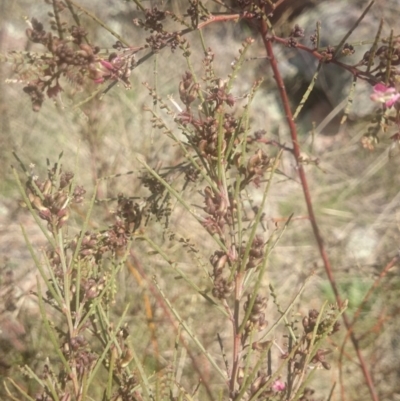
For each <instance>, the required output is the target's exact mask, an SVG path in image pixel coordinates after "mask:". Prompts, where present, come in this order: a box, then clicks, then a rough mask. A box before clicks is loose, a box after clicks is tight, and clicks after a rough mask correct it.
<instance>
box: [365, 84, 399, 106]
mask: <svg viewBox="0 0 400 401" xmlns="http://www.w3.org/2000/svg"><path fill="white" fill-rule="evenodd" d="M370 98H371V100H373V101H374V102H380V103H385V106H386V107H392V106H393V105H394V104H395V103H396V102H397V101H398V100H399V99H400V93H399V92H397V90H396V89H395V88H392V87H387V86H385V85H383V84H376V85H375V86H374V93H373V94H372V95H371V96H370Z"/></svg>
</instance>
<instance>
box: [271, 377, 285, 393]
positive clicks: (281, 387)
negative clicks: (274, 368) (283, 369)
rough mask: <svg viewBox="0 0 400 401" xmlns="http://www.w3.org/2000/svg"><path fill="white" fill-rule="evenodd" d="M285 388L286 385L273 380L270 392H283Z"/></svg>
mask: <svg viewBox="0 0 400 401" xmlns="http://www.w3.org/2000/svg"><path fill="white" fill-rule="evenodd" d="M285 388H286V384H285V383H284V382H283V381H281V380H279V379H278V380H275V381H274V384H273V385H272V390H273V391H275V392H278V391H284V390H285Z"/></svg>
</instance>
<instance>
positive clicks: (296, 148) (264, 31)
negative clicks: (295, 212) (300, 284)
mask: <svg viewBox="0 0 400 401" xmlns="http://www.w3.org/2000/svg"><path fill="white" fill-rule="evenodd" d="M260 33H261V36H262V40H263V42H264V46H265V49H266V52H267V56H268V60H269V62H270V64H271V68H272V71H273V73H274V79H275V81H276V84H277V86H278V90H279V93H280V96H281V99H282V103H283V108H284V111H285V116H286V120H287V123H288V126H289V129H290V135H291V138H292V144H293V155H294V157H295V160H296V167H297V171H298V173H299V178H300V181H301V185H302V188H303V192H304V198H305V202H306V205H307V210H308V214H309V216H310V222H311V226H312V229H313V232H314V237H315V239H316V241H317V245H318V249H319V252H320V254H321V258H322V261H323V263H324V268H325V272H326V275H327V276H328V280H329V282H330V284H331V287H332V290H333V292H334V294H335V298H336V302H337V303H338V305H342V300H341V297H340V294H339V290H338V288H337V285H336V281H335V279H334V276H333V272H332V266H331V263H330V261H329V258H328V254H327V252H326V249H325V245H324V241H323V238H322V236H321V233H320V231H319V227H318V224H317V220H316V217H315V213H314V209H313V205H312V200H311V195H310V190H309V187H308V182H307V177H306V174H305V171H304V168H303V165H302V163H301V160H300V145H299V141H298V135H297V128H296V124H295V123H294V120H293V114H292V111H291V109H290V104H289V98H288V95H287V92H286V89H285V85H284V82H283V79H282V76H281V74H280V72H279V68H278V63H277V61H276V59H275V55H274V51H273V48H272V39H273V38H272V37H268V27H267V24H266V22H265V21H264V20H263V21H262V22H261V27H260ZM343 321H344V324H345V326H346V328H347V330H349V329H350V328H351V323H350V321H349V319H348V317H347V315H346V314H345V313H344V314H343ZM350 338H351V341H352V343H353V346H354V349H355V351H356V353H357V357H358V360H359V362H360V366H361V370H362V372H363V375H364V379H365V381H366V384H367V386H368V389H369V392H370V395H371V398H372V400H373V401H379V398H378V395H377V393H376V390H375V387H374V384H373V382H372V378H371V375H370V373H369V371H368V369H367V366H366V363H365V360H364V357H363V355H362V353H361V350H360V348H359V346H358V341H357V339H356V337H355V335H354V333H353V332H352V331H350Z"/></svg>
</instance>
